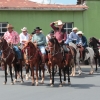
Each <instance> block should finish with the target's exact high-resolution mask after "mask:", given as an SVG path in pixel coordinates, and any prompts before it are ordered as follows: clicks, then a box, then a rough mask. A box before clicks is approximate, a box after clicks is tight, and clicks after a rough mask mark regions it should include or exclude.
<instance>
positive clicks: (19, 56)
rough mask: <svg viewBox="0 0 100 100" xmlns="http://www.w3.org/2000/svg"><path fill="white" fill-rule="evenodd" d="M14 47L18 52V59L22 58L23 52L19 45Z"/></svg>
mask: <svg viewBox="0 0 100 100" xmlns="http://www.w3.org/2000/svg"><path fill="white" fill-rule="evenodd" d="M13 49H14V51H15V53H16V54H17V57H18V59H22V54H21V51H20V50H19V48H18V47H17V46H13Z"/></svg>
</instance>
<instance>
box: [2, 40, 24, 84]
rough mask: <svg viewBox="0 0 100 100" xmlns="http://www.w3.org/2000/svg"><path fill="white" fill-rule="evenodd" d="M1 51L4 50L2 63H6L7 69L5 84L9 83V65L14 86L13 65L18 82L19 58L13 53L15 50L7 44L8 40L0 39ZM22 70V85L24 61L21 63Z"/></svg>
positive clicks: (5, 67)
mask: <svg viewBox="0 0 100 100" xmlns="http://www.w3.org/2000/svg"><path fill="white" fill-rule="evenodd" d="M0 50H2V62H3V63H4V69H5V81H4V83H3V84H6V83H7V65H8V66H9V68H10V75H11V84H14V82H13V77H12V64H13V66H14V68H15V82H16V80H17V72H18V71H17V69H18V68H17V64H16V62H17V57H16V55H15V53H14V51H13V49H12V48H11V47H10V46H9V45H8V44H7V42H6V40H5V39H4V38H0ZM19 66H20V70H21V83H22V82H23V77H22V60H20V63H19Z"/></svg>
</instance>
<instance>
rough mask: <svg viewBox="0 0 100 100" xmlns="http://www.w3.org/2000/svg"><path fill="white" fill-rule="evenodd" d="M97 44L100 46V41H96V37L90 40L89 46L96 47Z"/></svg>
mask: <svg viewBox="0 0 100 100" xmlns="http://www.w3.org/2000/svg"><path fill="white" fill-rule="evenodd" d="M97 44H100V43H99V40H98V39H96V38H95V37H91V38H90V39H89V46H93V47H96V46H97Z"/></svg>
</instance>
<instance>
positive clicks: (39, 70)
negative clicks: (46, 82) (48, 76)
mask: <svg viewBox="0 0 100 100" xmlns="http://www.w3.org/2000/svg"><path fill="white" fill-rule="evenodd" d="M39 77H40V78H41V66H40V65H39Z"/></svg>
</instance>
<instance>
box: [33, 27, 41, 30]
mask: <svg viewBox="0 0 100 100" xmlns="http://www.w3.org/2000/svg"><path fill="white" fill-rule="evenodd" d="M34 30H35V31H36V30H42V29H41V28H40V27H36V28H35V29H34Z"/></svg>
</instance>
